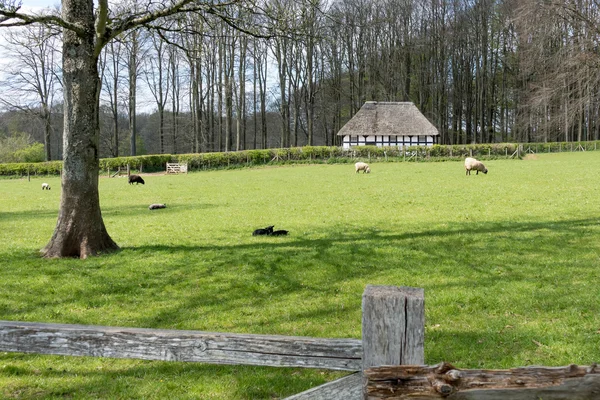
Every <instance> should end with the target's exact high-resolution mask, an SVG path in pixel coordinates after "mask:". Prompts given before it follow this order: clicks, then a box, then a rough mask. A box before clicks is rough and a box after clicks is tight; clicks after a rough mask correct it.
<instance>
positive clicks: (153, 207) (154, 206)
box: [148, 203, 167, 210]
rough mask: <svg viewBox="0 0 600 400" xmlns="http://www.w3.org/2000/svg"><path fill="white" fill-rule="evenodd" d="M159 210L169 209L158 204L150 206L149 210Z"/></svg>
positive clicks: (164, 205)
mask: <svg viewBox="0 0 600 400" xmlns="http://www.w3.org/2000/svg"><path fill="white" fill-rule="evenodd" d="M159 208H167V205H166V204H158V203H155V204H150V205H149V206H148V209H149V210H157V209H159Z"/></svg>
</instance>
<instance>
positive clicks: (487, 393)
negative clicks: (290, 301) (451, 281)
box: [0, 285, 600, 400]
mask: <svg viewBox="0 0 600 400" xmlns="http://www.w3.org/2000/svg"><path fill="white" fill-rule="evenodd" d="M362 312H363V317H362V340H357V339H317V338H309V337H300V336H276V335H250V334H234V333H212V332H201V331H176V330H160V329H140V328H118V327H102V326H88V325H62V324H42V323H30V322H14V321H0V351H6V352H23V353H38V354H56V355H71V356H96V357H114V358H137V359H145V360H163V361H189V362H204V363H214V364H245V365H259V366H271V367H303V368H324V369H332V370H340V371H353V372H354V373H353V374H350V375H348V376H346V377H343V378H341V379H338V380H336V381H334V382H329V383H326V384H324V385H321V386H318V387H316V388H312V389H310V390H307V391H305V392H303V393H299V394H296V395H294V396H291V397H288V398H287V399H286V400H375V399H377V400H379V399H389V400H392V399H393V400H400V399H415V398H418V399H422V400H426V399H441V398H447V399H449V400H450V399H452V400H505V399H510V400H530V399H531V400H534V399H535V400H537V399H540V398H542V399H544V400H558V399H561V400H563V399H564V400H599V399H600V368H597V367H596V365H595V364H594V365H591V366H589V367H577V366H575V365H571V366H568V367H561V368H552V367H550V368H547V367H527V368H515V369H511V370H462V369H458V368H454V367H453V366H452V365H450V364H447V363H441V364H438V365H435V366H427V365H423V364H424V331H425V300H424V294H423V289H418V288H407V287H395V286H372V285H368V286H367V287H366V289H365V292H364V294H363V298H362Z"/></svg>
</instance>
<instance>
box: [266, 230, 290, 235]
mask: <svg viewBox="0 0 600 400" xmlns="http://www.w3.org/2000/svg"><path fill="white" fill-rule="evenodd" d="M287 234H288V231H286V230H285V229H280V230H278V231H273V232H271V233H270V235H271V236H285V235H287Z"/></svg>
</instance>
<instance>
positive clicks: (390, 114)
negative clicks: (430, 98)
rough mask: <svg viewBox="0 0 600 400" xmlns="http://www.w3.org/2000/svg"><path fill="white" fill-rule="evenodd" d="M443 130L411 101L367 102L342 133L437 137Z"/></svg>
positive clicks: (340, 132)
mask: <svg viewBox="0 0 600 400" xmlns="http://www.w3.org/2000/svg"><path fill="white" fill-rule="evenodd" d="M439 134H440V133H439V132H438V130H437V129H436V128H435V126H433V125H432V124H431V122H429V120H428V119H427V118H425V116H424V115H423V114H421V112H420V111H419V109H418V108H417V106H415V105H414V104H413V103H410V102H377V101H367V102H366V103H365V104H364V105H363V106H362V107H361V109H360V110H358V112H357V113H356V114H355V115H354V117H352V119H351V120H350V121H348V123H346V125H344V126H343V127H342V129H340V131H339V132H338V135H339V136H345V135H351V136H369V135H377V136H417V135H427V136H437V135H439Z"/></svg>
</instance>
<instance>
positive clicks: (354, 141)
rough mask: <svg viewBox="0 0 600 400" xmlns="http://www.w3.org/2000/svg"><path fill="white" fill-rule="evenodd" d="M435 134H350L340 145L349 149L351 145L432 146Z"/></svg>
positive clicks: (434, 141)
mask: <svg viewBox="0 0 600 400" xmlns="http://www.w3.org/2000/svg"><path fill="white" fill-rule="evenodd" d="M435 143H436V137H435V136H426V135H418V136H375V135H371V136H362V135H359V136H350V135H345V136H344V139H343V142H342V146H343V147H344V148H345V149H349V148H350V147H351V146H377V147H383V146H433V145H434V144H435Z"/></svg>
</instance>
